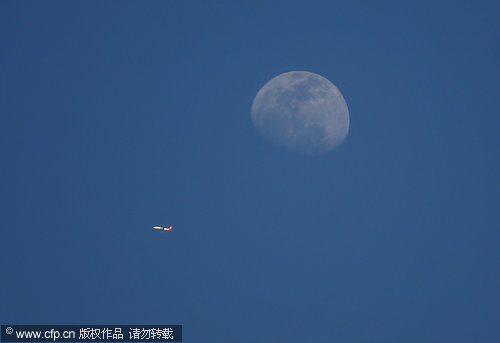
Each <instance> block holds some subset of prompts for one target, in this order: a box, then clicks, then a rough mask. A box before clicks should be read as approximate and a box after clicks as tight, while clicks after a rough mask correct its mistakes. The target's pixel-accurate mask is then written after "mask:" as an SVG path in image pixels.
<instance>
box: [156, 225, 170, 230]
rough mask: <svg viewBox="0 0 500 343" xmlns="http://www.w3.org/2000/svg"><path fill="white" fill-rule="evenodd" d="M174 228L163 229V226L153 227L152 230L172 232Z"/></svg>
mask: <svg viewBox="0 0 500 343" xmlns="http://www.w3.org/2000/svg"><path fill="white" fill-rule="evenodd" d="M173 228H174V227H173V226H172V225H170V226H169V227H163V226H153V229H156V230H164V231H172V229H173Z"/></svg>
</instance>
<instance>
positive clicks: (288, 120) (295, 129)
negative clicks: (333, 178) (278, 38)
mask: <svg viewBox="0 0 500 343" xmlns="http://www.w3.org/2000/svg"><path fill="white" fill-rule="evenodd" d="M251 114H252V122H253V124H254V125H255V127H256V128H257V130H258V131H259V132H260V133H261V134H262V135H263V136H264V137H265V138H267V139H268V140H270V141H271V142H272V143H274V144H275V145H277V146H280V147H284V148H287V149H290V150H293V151H296V152H299V153H305V154H308V155H320V154H324V153H326V152H328V151H330V150H332V149H334V148H335V147H337V146H339V145H340V144H341V143H342V142H343V141H344V140H345V138H346V137H347V133H348V132H349V110H348V108H347V104H346V102H345V100H344V97H343V96H342V94H341V93H340V91H339V90H338V89H337V87H335V85H334V84H333V83H331V82H330V81H328V80H327V79H326V78H324V77H323V76H321V75H318V74H315V73H311V72H308V71H290V72H287V73H283V74H280V75H278V76H276V77H274V78H273V79H271V80H270V81H269V82H267V83H266V84H265V85H264V86H263V87H262V88H261V89H260V90H259V92H258V93H257V95H256V96H255V99H254V100H253V103H252V110H251Z"/></svg>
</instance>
